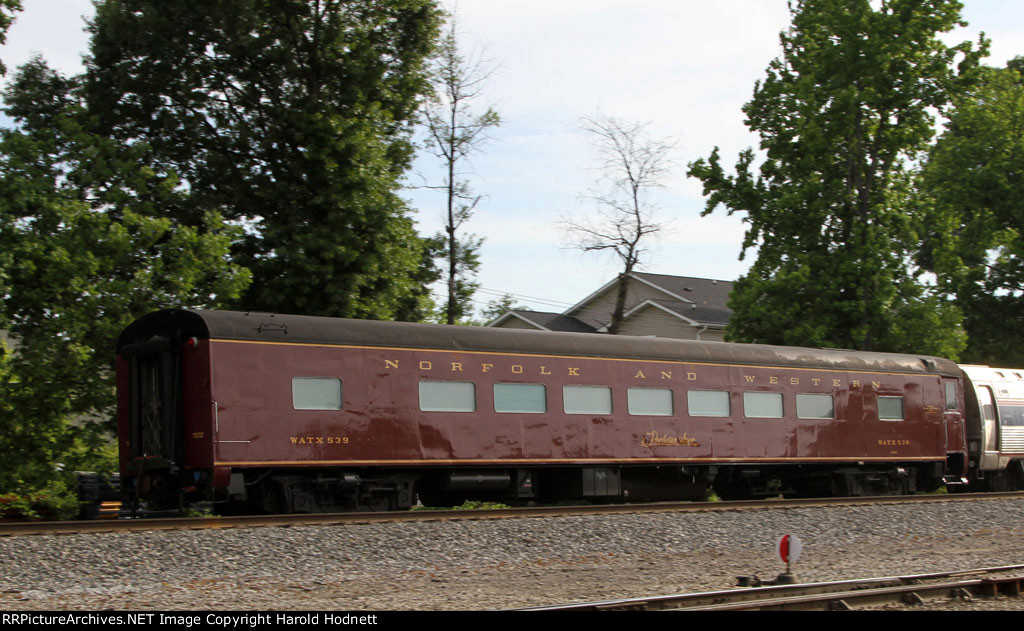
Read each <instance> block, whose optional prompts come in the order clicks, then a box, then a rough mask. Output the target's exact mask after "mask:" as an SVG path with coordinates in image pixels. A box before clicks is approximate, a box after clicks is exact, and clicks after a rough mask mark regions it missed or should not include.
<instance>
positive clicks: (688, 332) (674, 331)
mask: <svg viewBox="0 0 1024 631" xmlns="http://www.w3.org/2000/svg"><path fill="white" fill-rule="evenodd" d="M703 328H704V327H703V325H700V326H694V325H692V324H689V323H688V322H686V321H684V320H681V319H679V318H678V317H676V316H674V315H672V314H670V313H666V312H665V311H664V310H662V309H659V308H657V307H654V306H648V307H645V308H643V309H641V310H639V311H637V312H636V313H634V314H633V315H632V316H630V317H629V318H627V319H626V321H625V322H623V323H622V327H621V328H620V329H619V333H620V334H621V335H639V336H655V337H668V338H672V339H676V340H698V339H699V340H704V341H713V342H720V341H722V331H721V330H716V329H707V330H703V331H702V330H701V329H703Z"/></svg>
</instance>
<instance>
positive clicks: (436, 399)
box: [420, 381, 476, 412]
mask: <svg viewBox="0 0 1024 631" xmlns="http://www.w3.org/2000/svg"><path fill="white" fill-rule="evenodd" d="M420 409H421V410H423V411H424V412H475V411H476V387H475V384H474V383H473V382H472V381H421V382H420Z"/></svg>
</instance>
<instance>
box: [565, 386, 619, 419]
mask: <svg viewBox="0 0 1024 631" xmlns="http://www.w3.org/2000/svg"><path fill="white" fill-rule="evenodd" d="M562 407H563V409H564V410H565V413H566V414H611V413H612V389H611V388H609V387H607V386H562Z"/></svg>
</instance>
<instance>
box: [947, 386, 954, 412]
mask: <svg viewBox="0 0 1024 631" xmlns="http://www.w3.org/2000/svg"><path fill="white" fill-rule="evenodd" d="M946 409H947V410H955V409H956V383H954V382H952V381H947V382H946Z"/></svg>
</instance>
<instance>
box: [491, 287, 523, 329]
mask: <svg viewBox="0 0 1024 631" xmlns="http://www.w3.org/2000/svg"><path fill="white" fill-rule="evenodd" d="M524 308H525V307H523V306H522V305H520V304H518V303H517V302H516V297H515V296H513V295H512V294H504V295H502V296H501V297H500V298H494V299H493V300H488V301H487V304H486V305H485V306H484V307H483V308H482V309H480V317H481V318H483V322H481V324H487V323H488V322H490V321H492V320H496V319H498V318H499V317H501V316H503V315H505V314H506V313H508V312H509V311H514V310H516V309H524Z"/></svg>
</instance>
